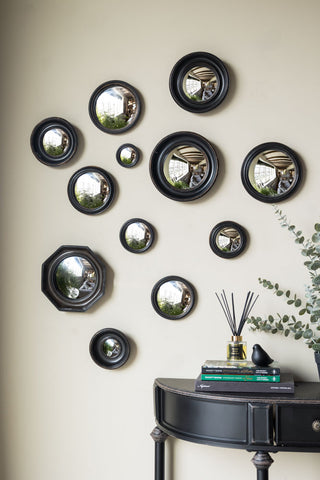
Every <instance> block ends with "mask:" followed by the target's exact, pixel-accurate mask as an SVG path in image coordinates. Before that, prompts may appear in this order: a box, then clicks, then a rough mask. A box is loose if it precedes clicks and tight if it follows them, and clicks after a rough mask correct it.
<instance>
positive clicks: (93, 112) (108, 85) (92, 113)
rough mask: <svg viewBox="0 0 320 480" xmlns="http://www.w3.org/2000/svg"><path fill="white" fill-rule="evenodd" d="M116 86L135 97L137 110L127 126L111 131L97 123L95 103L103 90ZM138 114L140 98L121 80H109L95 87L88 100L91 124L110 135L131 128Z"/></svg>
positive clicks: (133, 88) (136, 92) (132, 88)
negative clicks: (128, 91)
mask: <svg viewBox="0 0 320 480" xmlns="http://www.w3.org/2000/svg"><path fill="white" fill-rule="evenodd" d="M118 86H120V87H124V88H126V89H127V90H130V92H131V93H132V95H133V96H134V97H135V100H136V105H137V110H136V114H135V117H134V119H133V120H132V122H131V123H130V124H129V125H127V126H125V127H123V128H117V129H112V128H107V127H104V126H103V125H102V124H101V123H100V122H99V119H98V117H97V114H96V103H97V99H98V97H99V96H100V95H101V94H102V93H103V92H104V90H106V89H108V88H112V87H118ZM140 114H141V98H140V94H139V92H138V90H137V89H136V88H135V87H133V86H132V85H130V84H129V83H127V82H123V81H122V80H109V81H108V82H104V83H102V84H101V85H99V87H97V88H96V89H95V90H94V92H93V93H92V95H91V97H90V100H89V115H90V118H91V120H92V122H93V123H94V125H95V126H96V127H98V128H99V129H100V130H102V131H103V132H105V133H111V134H114V135H117V134H119V133H123V132H126V131H127V130H129V129H130V128H132V127H133V126H134V125H135V124H136V123H137V121H138V120H139V117H140Z"/></svg>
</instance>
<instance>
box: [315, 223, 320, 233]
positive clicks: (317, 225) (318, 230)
mask: <svg viewBox="0 0 320 480" xmlns="http://www.w3.org/2000/svg"><path fill="white" fill-rule="evenodd" d="M314 229H315V231H316V232H320V223H316V224H315V226H314Z"/></svg>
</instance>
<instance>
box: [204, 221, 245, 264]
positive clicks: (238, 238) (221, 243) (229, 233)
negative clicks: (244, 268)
mask: <svg viewBox="0 0 320 480" xmlns="http://www.w3.org/2000/svg"><path fill="white" fill-rule="evenodd" d="M209 243H210V247H211V249H212V251H213V252H214V253H215V254H216V255H219V257H222V258H233V257H237V256H238V255H240V254H241V253H242V252H243V251H244V249H245V247H246V243H247V235H246V231H245V230H244V228H243V227H242V226H241V225H239V224H238V223H236V222H230V221H225V222H220V223H218V224H217V225H216V226H215V227H214V228H213V229H212V231H211V233H210V237H209Z"/></svg>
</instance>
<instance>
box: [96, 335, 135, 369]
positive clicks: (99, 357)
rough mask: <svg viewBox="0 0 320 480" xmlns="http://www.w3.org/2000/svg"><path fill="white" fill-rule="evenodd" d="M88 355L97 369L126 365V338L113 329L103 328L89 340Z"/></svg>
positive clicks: (127, 355)
mask: <svg viewBox="0 0 320 480" xmlns="http://www.w3.org/2000/svg"><path fill="white" fill-rule="evenodd" d="M89 350H90V355H91V357H92V359H93V361H94V362H95V363H96V364H97V365H99V367H102V368H107V369H111V370H113V369H115V368H119V367H122V365H124V364H125V363H126V361H127V360H128V358H129V354H130V344H129V341H128V339H127V337H126V336H125V335H124V334H123V333H122V332H120V331H119V330H116V329H115V328H104V329H103V330H100V331H99V332H97V333H96V334H95V335H94V336H93V337H92V339H91V342H90V346H89Z"/></svg>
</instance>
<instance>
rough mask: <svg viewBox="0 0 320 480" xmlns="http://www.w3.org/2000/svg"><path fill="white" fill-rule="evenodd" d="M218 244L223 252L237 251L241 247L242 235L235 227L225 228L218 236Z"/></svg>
mask: <svg viewBox="0 0 320 480" xmlns="http://www.w3.org/2000/svg"><path fill="white" fill-rule="evenodd" d="M217 245H218V247H219V248H220V250H221V251H223V252H235V251H237V250H238V249H239V248H240V247H241V236H240V234H239V232H238V231H237V230H235V229H234V228H224V229H223V230H221V231H220V232H219V234H218V236H217Z"/></svg>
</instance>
